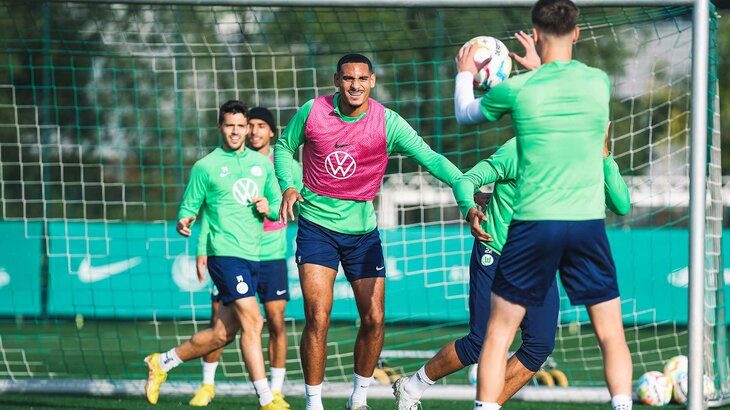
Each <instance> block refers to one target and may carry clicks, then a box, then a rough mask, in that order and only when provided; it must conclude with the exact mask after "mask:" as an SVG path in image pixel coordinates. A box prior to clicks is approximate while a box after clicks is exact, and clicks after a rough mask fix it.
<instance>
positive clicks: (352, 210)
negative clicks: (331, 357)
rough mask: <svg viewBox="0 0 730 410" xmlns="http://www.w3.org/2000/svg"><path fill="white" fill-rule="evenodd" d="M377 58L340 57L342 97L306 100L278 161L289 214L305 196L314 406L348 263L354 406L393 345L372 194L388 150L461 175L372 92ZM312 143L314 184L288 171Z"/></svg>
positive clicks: (309, 376)
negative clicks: (387, 338) (353, 315)
mask: <svg viewBox="0 0 730 410" xmlns="http://www.w3.org/2000/svg"><path fill="white" fill-rule="evenodd" d="M375 77H376V76H375V73H374V72H373V66H372V63H371V62H370V60H369V59H368V58H367V57H365V56H363V55H360V54H348V55H345V56H343V57H342V58H340V60H339V61H338V62H337V67H336V72H335V75H334V83H335V87H337V89H338V92H337V93H335V94H334V95H327V96H322V97H318V98H316V99H314V100H310V101H309V102H307V103H305V104H304V105H303V106H302V107H301V108H300V109H299V111H298V112H297V113H296V114H295V115H294V117H293V118H292V120H291V121H290V122H289V125H288V126H287V128H286V130H285V131H284V132H283V134H282V136H281V138H280V139H279V141H278V142H277V144H276V152H275V157H274V162H275V164H276V175H277V177H278V178H279V184H280V186H281V189H282V192H283V199H282V206H281V215H280V216H281V219H282V221H285V220H287V218H291V217H293V212H292V209H293V206H294V204H295V203H297V202H298V203H299V210H300V213H299V231H298V233H297V251H296V255H295V257H296V262H297V264H298V266H299V278H300V284H301V287H302V294H303V296H304V314H305V319H306V323H305V326H304V330H303V332H302V342H301V343H302V344H301V356H302V367H303V368H304V379H305V390H306V394H307V405H306V408H307V409H308V410H311V409H322V408H323V407H322V396H321V393H322V381H323V380H324V372H325V366H326V361H327V332H328V329H329V325H330V314H331V310H332V302H333V286H334V282H335V277H336V276H337V268H338V266H339V264H340V263H342V267H343V269H344V271H345V276H346V277H347V280H348V281H349V282H350V285H351V286H352V290H353V293H354V296H355V302H356V304H357V309H358V312H359V314H360V329H359V331H358V334H357V339H356V340H355V351H354V361H355V364H354V371H355V374H354V376H353V378H354V380H353V392H352V394H351V395H350V397H349V399H348V400H347V408H348V409H360V410H365V409H369V408H370V407H369V406H368V405H367V389H368V387H369V386H370V382H371V381H372V375H373V371H374V370H375V366H376V364H377V361H378V359H379V356H380V351H381V349H382V347H383V336H384V294H385V270H386V269H385V261H384V258H383V249H382V245H381V242H380V234H379V233H378V229H377V226H376V218H375V209H374V207H373V203H372V200H373V198H374V197H375V195H376V194H377V192H378V189H379V187H380V183H381V181H382V179H383V175H384V174H385V168H386V166H387V164H388V157H389V155H391V154H395V153H401V154H403V155H406V156H409V157H411V158H413V159H415V160H416V162H418V163H419V164H420V165H421V166H423V167H424V168H425V169H426V170H428V172H430V173H431V174H432V175H433V176H435V177H436V178H438V179H439V180H440V181H442V182H444V183H446V184H447V185H449V186H451V185H452V183H453V182H454V181H455V180H456V179H457V178H458V177H459V176H461V172H460V171H459V170H458V168H456V167H455V166H454V165H453V164H452V163H451V162H449V161H448V160H447V159H446V158H444V157H443V156H442V155H440V154H437V153H435V152H434V151H432V150H431V149H430V148H429V146H428V145H427V144H426V143H425V141H424V140H423V138H421V137H420V136H419V135H418V133H417V132H416V131H415V130H414V129H413V128H412V127H411V126H410V125H409V124H408V123H407V122H406V121H405V120H404V119H403V118H401V117H400V116H399V115H398V114H397V113H396V112H395V111H392V110H390V109H387V108H385V107H384V106H383V105H382V104H380V103H379V102H377V101H375V100H373V99H371V98H370V91H371V89H372V88H373V87H374V86H375V79H376V78H375ZM302 145H303V146H304V148H303V156H302V167H303V173H304V179H303V180H304V187H303V188H302V190H301V193H300V191H298V190H297V189H296V188H295V187H294V181H293V179H292V177H291V175H289V174H288V170H289V169H290V168H291V161H292V155H293V153H294V152H295V151H296V150H297V149H298V148H299V147H300V146H302Z"/></svg>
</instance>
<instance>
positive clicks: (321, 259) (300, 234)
mask: <svg viewBox="0 0 730 410" xmlns="http://www.w3.org/2000/svg"><path fill="white" fill-rule="evenodd" d="M339 235H341V234H338V233H337V232H334V231H331V230H329V229H327V228H325V227H323V226H320V225H317V224H315V223H313V222H310V221H308V220H307V219H305V218H302V217H300V218H299V226H298V230H297V239H296V242H297V250H296V252H295V254H294V259H295V260H296V262H297V265H304V264H314V265H320V266H324V267H327V268H330V269H334V270H335V271H337V268H338V267H339V264H340V256H339V245H338V237H339ZM300 270H301V269H300Z"/></svg>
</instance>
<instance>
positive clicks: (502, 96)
mask: <svg viewBox="0 0 730 410" xmlns="http://www.w3.org/2000/svg"><path fill="white" fill-rule="evenodd" d="M532 73H534V71H528V72H527V73H524V74H520V75H517V76H515V77H511V78H509V79H507V80H506V81H503V82H501V83H499V84H497V85H496V86H495V87H494V88H492V89H491V90H489V92H488V93H486V94H484V96H482V102H481V108H482V114H484V117H485V118H486V119H487V120H488V121H492V122H496V121H499V119H500V118H502V116H503V115H505V114H508V113H511V112H512V109H513V107H514V104H515V100H516V99H517V96H518V95H519V93H520V91H521V90H522V86H523V85H524V83H525V82H526V81H527V80H528V79H529V78H530V77H532Z"/></svg>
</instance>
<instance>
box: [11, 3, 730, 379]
mask: <svg viewBox="0 0 730 410" xmlns="http://www.w3.org/2000/svg"><path fill="white" fill-rule="evenodd" d="M580 25H581V29H582V35H581V41H580V42H579V43H578V44H577V45H576V49H575V51H576V58H578V59H580V60H582V61H585V62H587V63H588V64H590V65H593V66H597V67H600V68H602V69H603V70H605V71H606V72H608V73H609V75H610V78H611V81H612V84H613V98H612V101H611V113H612V114H611V116H612V121H613V130H612V151H613V153H614V156H615V158H616V160H617V162H618V163H619V166H620V168H621V170H622V173H623V174H624V175H625V176H626V180H627V182H628V184H629V186H630V188H631V193H632V204H633V210H632V212H631V213H630V214H629V215H627V216H626V217H615V216H610V217H609V219H608V222H609V237H610V239H611V241H612V247H613V251H614V254H615V258H616V260H617V266H618V269H619V275H620V277H621V291H622V294H623V295H624V298H625V302H624V314H625V318H624V320H625V324H626V335H627V339H628V341H629V344H630V348H631V349H632V352H633V353H634V358H635V375H636V376H637V377H638V375H640V374H641V373H643V372H644V371H647V370H657V369H661V367H662V365H663V363H664V362H665V361H666V360H667V359H669V358H670V357H672V356H674V355H677V354H680V353H681V354H687V353H688V351H687V332H686V322H687V316H686V311H687V309H686V306H687V305H686V304H687V300H686V288H683V287H682V286H686V272H687V270H686V266H687V252H688V251H687V239H686V238H687V228H686V227H687V224H688V220H689V214H688V210H687V205H688V193H687V192H688V189H687V186H688V179H687V175H688V156H689V128H690V102H691V101H690V100H691V96H690V82H691V75H690V69H691V55H692V53H691V37H692V35H691V29H692V26H691V9H689V8H686V7H655V8H586V9H583V10H582V15H581V20H580ZM529 28H530V23H529V13H528V12H527V9H524V8H483V9H479V8H469V9H462V8H460V9H449V8H383V9H381V8H367V9H365V8H342V7H339V8H338V7H328V8H323V7H243V6H241V7H227V6H182V5H160V4H154V5H153V4H149V5H144V4H135V5H120V4H90V3H72V2H68V3H64V2H53V3H43V4H26V3H23V2H14V1H6V2H3V3H2V4H0V161H1V162H2V164H1V165H0V182H1V184H0V201H1V202H0V204H1V205H2V207H1V210H0V219H1V220H2V221H0V225H2V226H3V227H5V229H4V231H5V232H6V233H5V235H6V237H3V238H4V241H8V243H17V244H19V245H18V251H17V252H18V254H19V255H23V259H24V263H23V265H22V266H20V265H18V262H17V261H16V259H17V258H16V257H15V255H14V254H10V253H5V254H3V255H2V256H0V268H2V269H0V299H2V298H3V297H4V298H5V300H6V301H7V302H0V315H3V317H4V318H5V319H3V320H2V321H1V322H0V329H2V330H1V331H0V335H2V344H1V345H0V351H1V352H2V353H3V356H0V375H3V376H5V377H7V378H12V379H23V378H44V379H45V378H60V379H125V380H126V379H142V378H143V376H144V368H143V366H142V363H141V361H140V360H141V358H142V357H143V356H144V354H146V353H147V352H149V351H151V350H157V349H163V348H164V349H166V348H169V347H171V346H172V345H174V344H176V343H178V342H179V341H181V340H184V339H185V338H186V337H187V336H188V335H190V334H191V333H192V332H194V331H195V330H196V329H198V328H199V327H201V326H206V325H207V319H206V318H207V315H208V305H207V303H208V300H207V294H206V292H207V289H206V288H204V287H197V288H196V287H194V286H192V285H191V284H190V283H189V280H187V279H186V277H185V272H187V271H185V269H183V268H180V266H185V263H188V262H189V259H187V258H188V255H192V250H193V249H194V245H193V244H192V243H189V241H185V240H182V239H180V238H179V237H178V236H176V234H175V233H174V230H173V226H174V223H173V222H172V221H173V219H174V218H175V216H176V214H177V209H178V206H179V201H180V198H181V196H182V191H183V189H184V187H185V182H186V178H187V173H188V172H189V169H190V166H191V165H192V164H193V163H194V162H195V161H196V160H197V159H199V158H200V157H201V156H203V155H204V154H206V153H207V152H208V151H209V150H210V149H211V148H213V147H214V146H215V145H216V144H217V143H218V136H217V133H216V129H215V123H216V118H217V108H218V106H219V105H220V104H221V103H223V102H224V101H226V100H228V99H232V98H237V99H241V100H244V101H246V102H248V103H249V104H250V105H252V106H255V105H264V106H267V107H270V108H271V109H272V111H273V112H274V113H275V116H276V120H277V124H279V129H280V130H281V129H283V127H285V126H286V123H287V122H288V120H289V119H290V118H291V117H292V115H293V114H294V112H296V110H297V108H298V107H299V106H301V105H302V104H304V103H305V102H306V101H307V100H309V99H311V98H313V97H315V96H318V95H323V94H327V93H331V92H333V91H334V86H333V84H332V75H333V71H334V65H335V63H336V61H337V59H338V58H339V57H340V56H341V55H342V54H343V53H347V52H362V53H365V54H367V55H368V56H369V57H371V58H372V60H373V62H374V64H375V71H376V74H377V77H378V82H377V86H376V88H375V90H374V95H373V96H374V97H375V98H376V99H378V100H379V101H381V102H382V103H384V104H385V105H386V106H387V107H389V108H391V109H394V110H396V111H397V112H399V113H400V114H401V116H403V117H404V118H405V119H406V120H407V121H408V122H409V123H410V124H411V125H412V126H413V127H414V128H415V129H416V130H417V131H418V132H419V133H420V134H421V135H422V136H423V137H424V138H425V139H426V141H427V142H428V143H429V144H430V145H431V146H432V147H433V149H435V150H436V151H438V152H441V153H443V154H444V155H445V156H447V158H449V159H450V160H451V161H453V162H454V163H455V164H456V165H457V166H458V167H459V168H460V169H462V170H467V169H469V168H470V167H472V166H473V165H474V164H475V163H476V162H477V161H479V160H480V159H482V158H485V157H486V156H488V155H489V154H491V153H492V152H494V151H495V150H496V149H497V147H498V146H499V145H500V144H502V143H503V142H504V141H506V140H507V139H508V138H510V137H511V136H512V129H511V127H510V121H509V118H506V119H503V120H502V121H500V122H499V123H497V124H488V125H482V126H479V127H475V126H460V125H458V124H457V123H456V121H455V119H454V113H453V91H454V89H453V78H454V75H455V67H454V64H453V56H454V54H455V53H456V52H457V50H458V48H459V47H460V46H461V45H462V44H463V43H464V42H465V41H466V40H468V39H469V38H471V37H474V36H476V35H483V34H489V35H493V36H495V37H499V38H501V39H502V40H503V41H504V42H505V43H506V45H507V46H508V47H509V48H510V49H515V50H517V51H518V52H519V44H518V43H517V41H516V40H514V39H513V37H512V34H513V33H514V32H515V31H519V30H528V29H529ZM713 58H715V60H713V61H714V62H716V61H717V60H716V55H714V56H713ZM715 72H716V71H715ZM715 78H716V77H713V80H712V81H711V84H715V83H716V80H715ZM714 87H715V86H714V85H712V86H711V87H710V88H711V89H710V90H709V92H710V93H713V92H714V90H715V88H714ZM710 101H713V102H714V101H716V95H712V94H711V95H710ZM712 106H713V107H716V105H715V104H712ZM714 114H715V116H716V115H717V111H714ZM711 125H712V127H713V128H712V131H714V132H715V134H714V135H716V136H717V135H719V134H717V133H718V132H719V131H718V130H719V127H718V124H717V123H712V122H711ZM709 148H710V149H711V150H712V153H713V154H715V155H710V163H709V164H708V167H710V169H711V170H714V171H715V174H714V175H715V178H714V179H713V178H711V183H712V184H715V185H714V187H715V188H716V189H714V190H711V191H712V192H713V193H712V199H713V200H714V201H715V202H713V206H714V207H715V208H713V209H714V211H712V212H708V228H709V229H708V235H709V236H708V242H711V243H712V245H713V246H708V261H710V263H709V264H708V265H709V269H708V275H709V276H708V277H711V278H715V279H713V280H709V279H708V285H707V287H708V290H712V293H713V295H716V298H712V300H709V301H708V306H707V310H706V311H707V318H708V329H709V330H708V332H707V335H708V339H707V340H708V346H710V344H712V345H714V346H715V348H714V349H707V350H708V356H707V366H706V367H707V372H708V373H709V374H711V375H713V376H715V375H718V376H716V377H715V380H716V383H717V385H718V387H723V388H724V389H725V390H723V392H725V391H727V390H726V386H725V380H726V379H727V377H726V370H722V372H725V373H722V372H720V373H718V371H719V369H720V368H723V366H726V363H727V358H726V353H725V352H726V345H727V340H726V336H725V335H724V334H722V333H718V334H714V330H716V328H720V327H722V326H719V327H717V326H716V327H712V326H709V325H715V324H716V320H717V318H718V317H720V316H718V315H720V314H721V313H722V311H723V309H724V302H723V299H722V296H723V295H724V291H725V286H724V282H723V281H722V274H721V272H722V269H721V264H722V260H721V259H722V248H721V244H720V237H721V234H722V220H721V217H722V202H721V201H720V200H719V187H720V186H721V185H718V184H721V181H720V182H718V178H720V179H721V177H720V176H721V172H720V168H719V137H717V138H714V139H712V140H711V144H710V147H709ZM713 167H714V168H713ZM376 205H377V210H378V218H379V219H378V220H379V225H380V228H381V230H382V231H383V240H384V243H385V245H386V254H387V255H386V256H387V257H388V271H389V278H388V284H387V285H386V286H387V288H388V292H389V293H388V296H387V302H386V303H387V304H388V309H389V310H388V313H387V317H388V331H387V336H386V347H385V348H386V350H388V351H393V352H396V353H393V355H394V356H396V358H392V359H389V360H388V361H389V364H390V365H392V366H394V367H396V368H397V369H399V370H400V371H408V372H410V371H413V370H415V369H417V368H418V367H420V365H421V364H422V359H415V358H408V357H400V358H398V357H397V356H398V355H399V354H400V355H401V356H403V355H404V354H403V353H397V352H403V351H413V350H415V351H430V350H433V349H436V348H438V347H439V346H440V345H442V344H444V343H446V342H447V341H449V340H452V339H454V338H456V337H459V336H461V335H462V334H463V333H464V331H465V323H466V319H467V308H468V304H467V290H468V270H467V268H466V267H467V266H468V255H469V250H470V241H469V236H468V230H467V229H465V228H464V226H463V225H462V222H461V221H460V219H461V218H460V216H459V214H458V210H457V209H456V207H455V204H454V201H453V198H452V197H451V193H450V190H449V189H448V187H445V186H443V185H442V184H440V183H438V181H435V180H434V179H433V178H431V177H430V176H428V174H424V173H423V172H422V170H421V169H419V167H418V166H417V165H416V164H415V163H414V162H413V161H411V160H408V159H405V158H400V157H397V158H394V159H393V160H391V162H390V164H389V166H388V171H387V175H386V177H385V179H384V182H383V186H382V189H381V193H380V194H379V196H378V198H377V199H376ZM718 209H719V211H718ZM293 234H294V233H293V232H290V235H293ZM135 257H141V258H143V262H142V263H141V264H140V265H139V266H138V267H137V268H134V269H130V270H129V272H126V273H124V274H120V275H118V276H116V277H114V278H109V279H106V280H105V281H99V282H95V283H81V281H79V280H78V271H79V270H80V264H81V262H82V261H84V260H87V258H88V260H91V261H96V263H99V264H103V263H107V262H113V261H117V260H130V259H132V258H135ZM105 261H106V262H105ZM176 269H177V270H176ZM291 270H292V272H291V273H292V285H293V287H294V288H296V287H297V282H296V280H297V278H296V273H295V268H294V267H293V266H292V267H291ZM181 272H182V273H181ZM3 273H4V275H3ZM23 278H28V279H27V282H26V283H28V284H29V285H27V286H26V287H25V288H21V287H20V285H17V283H18V282H20V281H21V280H24V279H23ZM186 280H187V281H186ZM3 283H4V284H3ZM336 286H337V288H336V290H337V292H336V294H337V295H338V297H339V299H338V301H337V302H336V308H335V310H336V312H335V318H336V319H337V320H339V321H340V323H338V326H337V327H335V328H334V329H333V330H332V332H331V334H330V335H331V341H332V342H331V351H330V352H329V357H330V359H331V361H330V363H329V367H328V373H327V380H328V381H346V380H348V379H349V378H350V376H351V373H352V353H351V346H352V343H353V341H354V338H355V329H356V327H355V326H354V325H353V323H355V318H356V313H355V309H354V304H353V303H352V300H351V295H350V294H349V293H348V291H347V284H346V283H343V282H339V281H338V283H337V284H336ZM293 293H296V292H293ZM293 297H294V299H293V301H292V303H291V304H290V307H289V309H288V315H289V316H290V317H291V319H290V322H289V329H290V333H291V341H290V352H289V353H290V354H289V366H288V367H289V368H290V369H289V370H290V371H289V376H288V377H289V380H290V381H292V382H293V383H297V382H299V381H301V380H302V375H301V370H300V367H299V362H298V352H297V346H298V335H299V332H300V330H301V326H302V320H301V317H302V315H301V298H300V295H296V294H293ZM297 297H299V299H297ZM160 300H162V301H163V302H160ZM563 302H564V303H563V310H562V313H561V325H560V329H559V340H558V342H557V348H556V351H555V353H554V355H553V358H554V360H555V362H556V363H557V366H558V368H559V369H561V370H563V371H564V372H565V373H566V374H567V375H568V377H569V379H570V381H571V384H572V385H577V386H601V385H602V384H603V380H602V375H601V372H602V366H601V362H600V355H599V352H598V348H597V346H596V344H595V342H594V340H593V335H592V332H591V331H590V328H589V327H588V326H587V320H586V317H585V312H584V310H582V308H581V309H575V308H571V307H570V306H568V303H567V301H565V300H564V301H563ZM721 317H722V319H721V322H720V323H722V322H724V321H725V319H724V316H721ZM264 344H265V343H264ZM231 346H232V347H230V348H229V349H228V350H226V353H225V354H224V357H223V362H224V363H225V364H224V367H223V368H224V373H225V377H226V378H227V379H230V380H241V376H243V375H245V370H244V369H243V366H242V363H241V361H240V358H239V357H238V354H237V352H236V349H235V347H234V346H233V345H231ZM82 348H83V349H82ZM2 364H4V369H5V370H3V366H2ZM198 375H199V369H198V366H197V365H195V366H193V365H188V366H183V367H181V368H180V369H177V370H176V372H175V378H176V380H178V381H197V380H198ZM722 375H725V376H722ZM465 380H466V379H465V376H464V375H463V374H458V375H456V376H453V377H451V378H447V379H446V383H449V384H452V383H461V382H464V381H465ZM721 381H722V383H721Z"/></svg>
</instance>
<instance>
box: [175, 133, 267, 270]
mask: <svg viewBox="0 0 730 410" xmlns="http://www.w3.org/2000/svg"><path fill="white" fill-rule="evenodd" d="M254 197H266V199H268V201H269V208H270V213H269V215H267V217H268V218H269V219H272V220H275V219H278V214H279V212H278V211H279V207H280V205H281V192H280V191H279V188H278V187H277V185H276V177H275V175H274V167H273V165H272V164H271V160H270V159H269V158H268V157H266V156H264V155H261V154H259V153H258V152H256V151H253V150H250V149H246V150H245V151H243V152H241V153H238V152H226V151H225V150H223V149H222V148H220V147H219V148H216V149H215V150H214V151H213V152H211V153H210V154H208V155H206V156H205V157H203V158H202V159H201V160H199V161H198V162H196V163H195V165H193V168H192V170H191V171H190V180H189V181H188V185H187V187H186V188H185V193H184V194H183V201H182V204H181V205H180V211H179V212H178V219H182V218H189V217H193V216H198V211H199V210H200V207H201V206H203V204H205V207H204V208H203V218H204V219H205V220H207V223H208V228H207V229H208V234H207V237H206V240H205V244H206V248H207V249H206V253H205V254H206V255H208V256H234V257H238V258H244V259H249V260H253V261H258V260H260V253H261V236H262V235H263V230H264V220H263V218H264V217H263V216H262V215H261V214H260V213H259V212H258V211H257V210H256V206H255V204H252V203H251V198H254Z"/></svg>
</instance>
